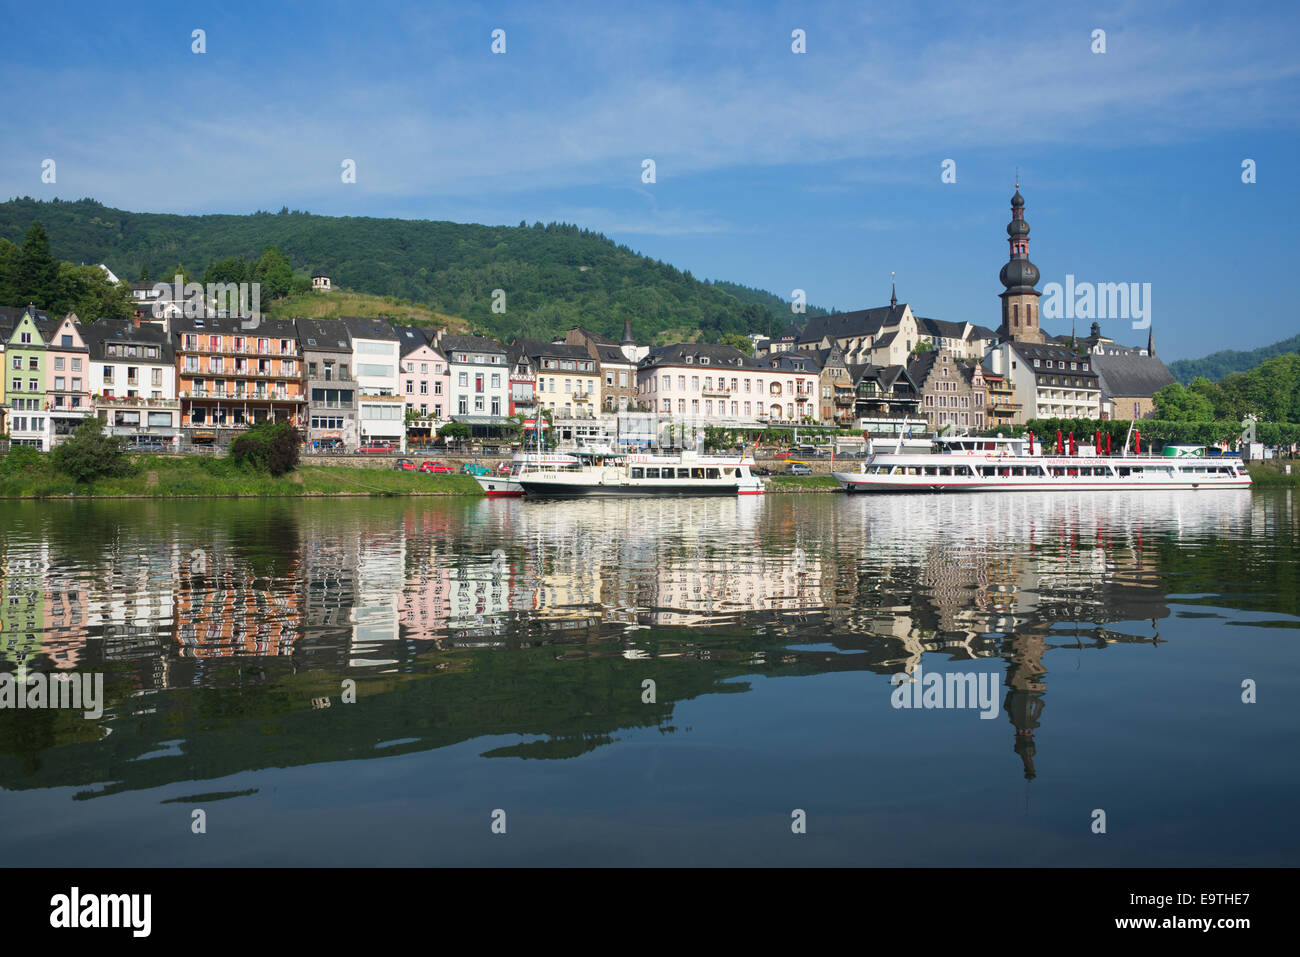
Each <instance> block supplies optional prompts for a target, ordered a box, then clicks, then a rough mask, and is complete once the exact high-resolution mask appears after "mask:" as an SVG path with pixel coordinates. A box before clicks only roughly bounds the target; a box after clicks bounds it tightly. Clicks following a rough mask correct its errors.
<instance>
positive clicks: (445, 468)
mask: <svg viewBox="0 0 1300 957" xmlns="http://www.w3.org/2000/svg"><path fill="white" fill-rule="evenodd" d="M420 471H421V472H427V473H429V474H431V475H452V474H454V473H455V471H456V470H455V469H453V468H452V467H451V466H450V465H444V464H443V463H441V462H425V463H423V464H422V465H421V466H420Z"/></svg>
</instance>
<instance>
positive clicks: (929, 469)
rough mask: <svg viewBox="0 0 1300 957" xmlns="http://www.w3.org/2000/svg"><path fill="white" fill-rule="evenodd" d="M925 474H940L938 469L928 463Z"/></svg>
mask: <svg viewBox="0 0 1300 957" xmlns="http://www.w3.org/2000/svg"><path fill="white" fill-rule="evenodd" d="M925 474H926V475H938V474H939V470H938V469H936V468H935V467H934V466H933V465H927V466H926V467H925Z"/></svg>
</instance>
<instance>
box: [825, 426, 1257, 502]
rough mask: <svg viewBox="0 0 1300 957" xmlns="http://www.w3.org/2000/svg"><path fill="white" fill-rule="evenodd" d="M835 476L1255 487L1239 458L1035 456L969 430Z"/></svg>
mask: <svg viewBox="0 0 1300 957" xmlns="http://www.w3.org/2000/svg"><path fill="white" fill-rule="evenodd" d="M1070 444H1071V446H1073V445H1074V443H1073V441H1071V443H1070ZM1127 449H1128V441H1127V440H1126V441H1125V451H1127ZM833 474H834V476H835V480H836V481H837V482H839V483H840V485H841V486H842V487H843V488H844V490H845V491H846V492H1012V491H1049V490H1050V491H1063V490H1088V489H1164V490H1167V491H1168V490H1177V489H1207V488H1249V487H1250V473H1249V472H1247V471H1246V466H1245V464H1244V463H1243V462H1242V461H1241V459H1240V458H1238V457H1237V456H1228V455H1225V456H1208V455H1174V456H1169V455H1141V454H1136V453H1128V454H1124V453H1120V454H1116V455H1106V454H1103V453H1101V452H1100V451H1099V450H1098V448H1096V447H1095V446H1092V445H1089V446H1082V447H1078V448H1076V449H1075V451H1074V453H1073V454H1063V450H1060V449H1058V453H1057V454H1035V453H1034V448H1033V445H1032V439H1017V438H1010V439H1009V438H978V437H969V436H962V437H957V438H936V439H934V445H933V448H932V449H931V451H930V452H928V453H919V454H918V453H914V452H884V453H876V454H873V455H870V456H869V457H868V458H867V459H866V460H865V461H864V462H863V463H862V466H861V468H859V469H858V470H857V471H855V472H835V473H833Z"/></svg>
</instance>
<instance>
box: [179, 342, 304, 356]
mask: <svg viewBox="0 0 1300 957" xmlns="http://www.w3.org/2000/svg"><path fill="white" fill-rule="evenodd" d="M176 351H177V352H178V353H179V354H181V355H185V354H187V353H199V354H200V355H205V356H264V357H266V358H277V359H278V358H279V357H280V356H292V357H294V358H297V356H298V350H297V347H296V345H295V344H294V342H293V341H292V340H290V342H289V351H288V352H275V351H272V350H271V349H270V348H267V349H265V350H259V349H258V348H257V347H256V345H253V346H249V345H248V344H247V343H246V344H245V345H244V348H242V349H236V348H235V346H234V344H233V343H226V342H225V341H224V340H223V341H222V342H221V344H220V345H218V346H217V348H215V349H213V348H210V347H209V345H208V342H207V340H206V339H204V340H203V341H201V342H199V343H198V344H197V345H195V346H186V345H183V344H182V346H181V347H180V348H179V349H177V350H176Z"/></svg>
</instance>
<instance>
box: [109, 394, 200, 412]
mask: <svg viewBox="0 0 1300 957" xmlns="http://www.w3.org/2000/svg"><path fill="white" fill-rule="evenodd" d="M94 404H95V405H96V406H99V407H108V408H120V407H122V406H128V405H129V406H132V407H135V408H140V409H179V408H180V407H181V403H180V400H179V399H146V398H143V397H142V396H138V395H137V396H125V395H97V396H95V399H94Z"/></svg>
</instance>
